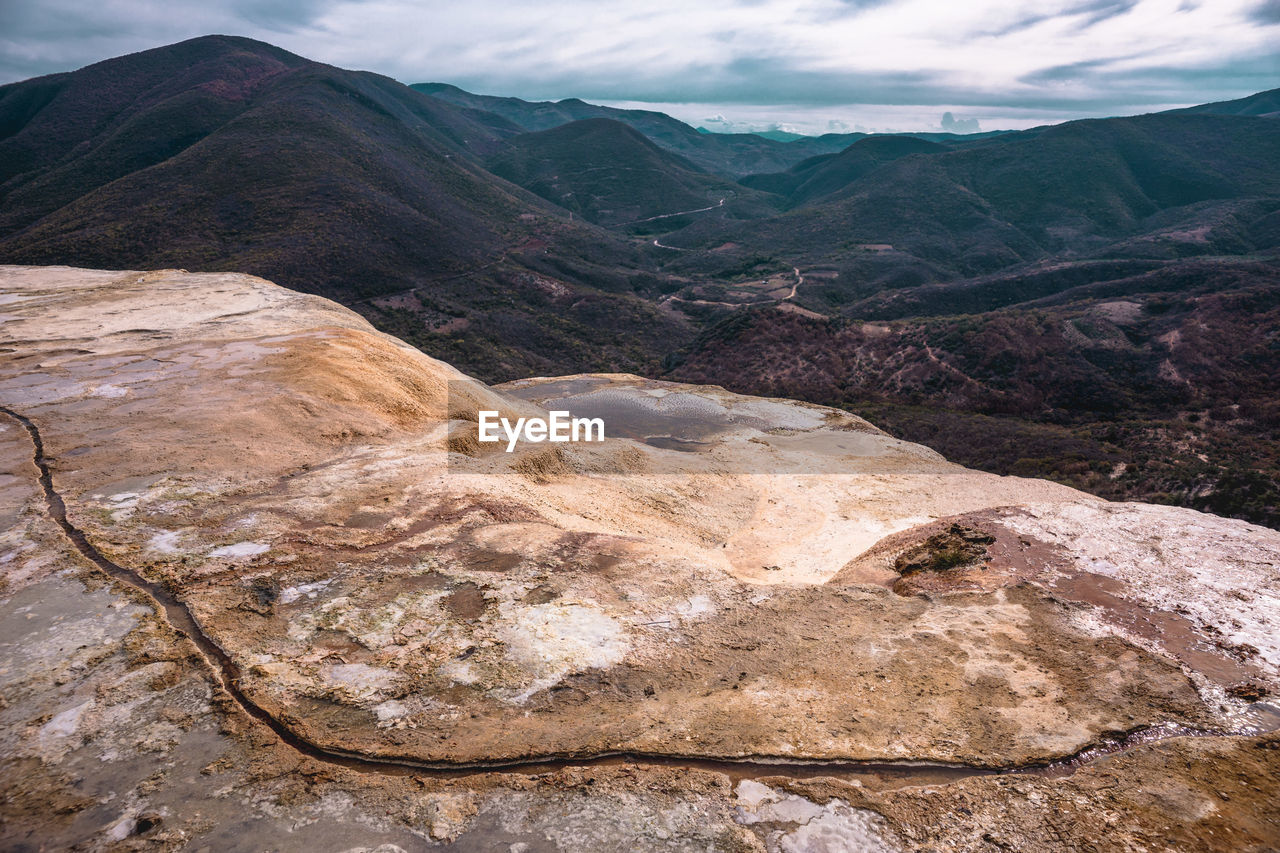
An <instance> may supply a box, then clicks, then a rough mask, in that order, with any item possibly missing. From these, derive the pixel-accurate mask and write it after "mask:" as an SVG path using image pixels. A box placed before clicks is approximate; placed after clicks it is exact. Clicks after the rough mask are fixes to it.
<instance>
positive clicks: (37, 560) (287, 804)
mask: <svg viewBox="0 0 1280 853" xmlns="http://www.w3.org/2000/svg"><path fill="white" fill-rule="evenodd" d="M0 276H2V278H0V295H2V296H3V303H0V304H2V305H3V308H2V310H3V311H4V317H5V323H4V326H3V330H2V331H0V346H3V347H5V348H6V349H8V350H9V357H8V358H7V359H6V360H4V361H3V362H0V401H2V404H3V407H4V413H3V415H0V451H2V452H3V454H4V455H3V457H2V458H3V464H4V466H5V468H4V471H5V477H4V479H3V480H0V485H2V486H3V492H0V494H2V495H3V497H4V500H5V503H4V504H3V514H0V523H2V524H3V528H2V529H0V571H2V572H3V575H2V577H3V584H4V585H3V587H2V588H0V612H2V613H3V616H4V618H3V620H2V621H3V624H4V625H5V626H7V627H6V628H5V631H4V633H3V635H0V644H2V647H3V649H4V650H5V655H6V660H7V661H8V663H7V664H6V666H5V668H4V669H3V671H2V672H0V678H3V679H4V682H3V683H4V684H5V695H6V698H7V700H8V701H7V702H6V704H5V707H4V708H3V709H0V742H3V743H4V745H5V749H4V756H5V757H4V758H3V759H0V761H2V762H3V765H4V767H5V773H4V774H3V776H2V777H0V778H3V779H5V780H6V781H5V782H4V783H3V785H4V796H3V797H2V798H0V813H2V814H3V815H4V818H5V820H4V821H3V824H0V825H2V826H3V829H0V839H3V844H4V845H5V846H6V847H17V848H20V847H22V846H24V845H25V846H32V845H34V844H36V843H37V842H38V843H43V844H46V845H50V846H58V847H69V846H72V845H76V844H80V845H90V846H100V845H105V844H109V843H112V842H113V841H118V842H125V843H129V844H135V843H136V844H143V843H152V842H157V843H164V844H172V845H175V846H181V845H192V844H194V845H205V844H208V845H213V846H216V845H218V844H219V843H220V842H219V840H218V839H220V838H225V837H227V836H228V835H229V834H234V835H235V837H237V838H240V839H253V844H254V846H255V847H263V846H280V845H281V844H283V843H285V842H284V841H281V839H286V840H287V841H288V843H289V844H291V845H296V844H298V843H311V844H316V843H320V842H319V838H321V837H323V838H324V839H325V841H324V843H325V844H328V845H330V846H332V845H334V844H341V845H345V847H351V848H355V847H357V846H360V845H363V846H364V847H365V848H368V847H370V846H373V847H376V846H377V845H379V844H384V845H395V846H397V847H400V848H404V849H410V848H414V847H421V846H422V845H423V843H425V842H426V841H428V840H430V841H439V842H444V841H448V842H452V843H454V844H456V845H457V846H456V847H455V848H454V849H493V848H495V847H496V848H497V849H507V848H510V847H512V846H513V845H515V846H516V849H525V848H522V847H519V845H533V844H537V845H539V846H540V847H542V848H544V849H560V850H573V849H581V848H582V846H583V843H584V840H585V839H590V840H591V843H592V845H593V846H595V847H597V848H600V849H605V850H653V849H672V848H673V847H674V848H677V849H690V850H692V849H699V850H702V849H708V848H710V849H724V850H730V849H736V850H761V849H764V850H770V851H775V850H778V851H781V850H819V849H833V848H834V849H873V850H916V849H961V850H980V849H987V848H989V846H990V844H992V843H994V842H993V841H992V839H997V840H998V841H999V842H1000V843H1001V844H1004V845H1005V846H1009V847H1013V848H1017V849H1035V850H1053V849H1068V848H1069V847H1070V846H1073V845H1074V846H1079V845H1082V844H1087V845H1090V846H1092V847H1094V848H1095V849H1102V850H1120V849H1134V848H1137V847H1141V846H1143V845H1151V844H1154V843H1155V841H1156V839H1159V840H1160V842H1161V843H1166V842H1167V843H1170V844H1173V845H1174V846H1177V847H1182V848H1186V849H1205V850H1223V851H1226V850H1231V851H1237V850H1264V849H1267V848H1268V847H1274V846H1275V844H1276V843H1277V841H1278V840H1280V832H1278V831H1277V828H1278V827H1280V824H1278V823H1277V821H1278V820H1280V814H1277V812H1276V806H1275V804H1276V802H1277V801H1278V799H1277V796H1276V795H1277V794H1278V793H1280V789H1277V779H1278V778H1280V777H1278V776H1277V774H1276V766H1277V765H1276V758H1275V756H1276V755H1277V754H1278V753H1277V751H1276V750H1277V745H1278V744H1280V741H1277V739H1276V736H1275V735H1274V734H1267V733H1266V731H1268V730H1270V729H1272V728H1274V727H1275V722H1276V719H1277V714H1276V711H1275V709H1274V708H1273V707H1272V706H1270V705H1267V704H1265V702H1260V700H1265V699H1266V697H1268V696H1270V695H1272V694H1273V693H1274V692H1275V691H1276V690H1277V689H1280V647H1278V646H1277V644H1276V637H1277V636H1280V624H1277V621H1276V620H1277V613H1280V579H1278V578H1277V577H1276V572H1275V567H1276V565H1278V564H1280V534H1277V533H1276V532H1274V531H1271V530H1267V529H1265V528H1261V527H1256V526H1253V525H1250V524H1247V523H1244V522H1241V521H1232V520H1227V519H1222V518H1219V517H1215V516H1212V515H1205V514H1201V513H1197V512H1194V511H1191V510H1187V509H1175V508H1169V507H1160V506H1152V505H1148V504H1138V503H1123V504H1116V503H1108V502H1105V501H1102V500H1099V499H1097V498H1095V497H1092V496H1089V495H1086V494H1083V493H1081V492H1077V491H1074V490H1072V489H1070V488H1066V487H1064V486H1060V485H1057V484H1053V483H1048V482H1045V481H1041V480H1030V479H1019V478H1013V477H999V476H995V475H992V474H986V473H981V472H976V471H972V470H969V469H965V468H962V467H960V466H958V465H955V464H952V463H949V462H947V461H945V460H944V459H943V458H942V457H940V456H939V455H938V454H936V453H935V452H933V451H931V450H929V449H927V448H925V447H922V446H919V445H914V444H908V443H905V442H902V441H898V440H896V439H893V438H890V437H888V436H887V435H885V434H884V433H882V432H880V431H879V430H878V429H876V428H875V427H874V426H872V425H871V424H869V423H867V422H866V421H863V420H861V419H860V418H857V417H854V416H852V415H849V414H847V413H843V412H840V411H837V410H834V409H828V408H823V407H819V406H814V405H809V404H804V403H797V402H790V401H786V400H779V399H765V398H758V397H745V396H739V395H736V394H731V393H728V392H725V391H723V390H721V389H718V388H711V387H705V386H694V385H680V384H675V383H668V382H657V381H653V380H645V379H640V378H638V377H634V376H627V375H619V374H603V375H602V374H596V375H575V376H568V377H562V378H559V379H540V380H528V381H523V382H518V383H513V384H510V385H506V386H502V387H497V388H493V387H489V386H486V385H484V384H483V383H481V382H478V381H476V380H474V379H471V378H469V377H467V376H465V375H464V374H462V373H460V372H458V371H457V370H455V369H454V368H452V367H450V366H449V365H447V364H445V363H443V362H440V361H438V360H435V359H432V358H430V357H428V356H426V355H423V354H422V353H420V352H418V351H417V350H415V349H413V348H411V347H409V346H407V345H405V344H403V343H401V342H399V341H397V340H395V339H393V338H390V337H388V336H386V335H384V334H381V333H379V332H377V331H375V330H374V329H373V328H372V327H371V326H369V325H368V324H367V323H366V322H365V321H364V320H362V319H361V318H359V317H358V316H357V315H355V314H353V313H351V312H350V311H348V310H346V309H343V308H341V307H339V306H337V305H335V304H334V303H332V302H329V301H327V300H324V299H322V298H319V297H315V296H307V295H302V294H299V293H296V292H293V291H289V290H285V289H283V288H280V287H277V286H275V285H273V284H271V283H269V282H267V281H264V280H262V279H258V278H253V277H250V276H245V275H238V274H229V273H224V274H204V275H197V274H190V273H185V272H181V271H173V270H163V271H156V272H150V273H140V272H102V271H93V270H83V269H71V268H60V267H53V268H37V267H7V268H4V269H3V271H0ZM481 408H484V409H489V408H492V409H497V410H500V411H503V412H504V413H507V414H510V415H513V416H514V415H516V414H526V415H527V414H532V413H537V412H539V411H542V410H543V409H544V408H557V409H566V410H569V411H572V412H575V413H578V414H582V415H584V416H593V417H594V416H599V417H602V418H604V419H605V420H606V422H607V424H608V427H607V434H608V435H609V436H610V437H609V438H608V440H607V441H606V442H604V443H603V444H595V445H590V446H588V445H575V446H571V447H568V448H563V447H558V448H552V447H550V446H548V445H538V446H533V447H531V448H524V449H521V450H520V451H518V452H516V453H512V454H506V453H503V452H501V451H490V450H486V449H484V448H485V447H486V446H484V445H481V444H479V443H478V442H477V441H476V424H475V420H476V417H477V411H478V410H479V409H481ZM41 475H43V477H44V479H43V480H41V479H40V477H41ZM104 581H105V583H104ZM11 697H12V698H11ZM17 697H20V698H21V701H14V698H17ZM140 751H141V752H143V753H145V754H147V755H148V756H149V757H148V759H147V760H146V761H137V760H135V759H134V758H133V756H134V755H135V754H136V753H138V752H140ZM619 754H621V755H622V756H623V757H621V758H608V756H617V755H619ZM1104 755H1111V757H1110V758H1105V759H1104V758H1101V756H1104ZM150 756H162V757H163V761H161V762H157V761H155V760H153V759H152V758H151V757H150ZM729 761H735V762H741V763H726V762H729ZM512 765H519V766H512ZM1045 765H1050V766H1051V767H1052V769H1051V770H1044V769H1037V768H1043V767H1044V766H1045ZM157 768H159V769H157ZM201 768H203V771H201ZM201 772H203V773H204V776H201V775H200V774H201ZM191 779H199V780H200V782H199V787H200V791H201V794H200V796H201V802H202V808H201V809H200V810H199V811H198V812H197V811H195V810H192V809H190V808H189V807H184V806H183V804H184V803H189V802H190V799H189V798H190V797H191V787H190V786H191V784H192V783H191V781H190V780H191ZM209 779H211V780H213V781H212V782H210V781H208V780H209ZM1153 791H1155V792H1159V793H1158V795H1157V794H1153V793H1151V792H1153ZM32 792H37V793H32ZM204 803H207V806H206V805H203V804H204ZM50 804H53V807H50ZM295 832H296V833H300V834H294V833H295ZM309 839H311V840H310V841H309ZM822 844H825V845H828V846H827V847H826V848H824V847H822V846H820V845H822ZM384 849H390V848H389V847H388V848H384ZM528 849H532V847H531V846H530V847H529V848H528Z"/></svg>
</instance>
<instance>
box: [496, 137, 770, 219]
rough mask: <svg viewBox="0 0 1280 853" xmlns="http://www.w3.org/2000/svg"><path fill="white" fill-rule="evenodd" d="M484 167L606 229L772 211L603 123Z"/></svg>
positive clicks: (511, 152) (520, 141) (514, 141)
mask: <svg viewBox="0 0 1280 853" xmlns="http://www.w3.org/2000/svg"><path fill="white" fill-rule="evenodd" d="M485 165H486V166H487V167H488V168H489V170H490V171H492V172H493V173H494V174H495V175H498V176H500V177H502V178H506V179H507V180H509V181H511V182H512V183H514V184H518V185H520V186H522V187H524V188H525V189H528V190H530V191H531V192H534V193H536V194H538V195H539V196H542V197H543V198H545V199H547V200H548V201H552V202H554V203H555V204H557V205H559V206H560V207H562V208H564V209H565V210H571V211H573V212H574V213H576V214H578V215H579V216H582V217H583V218H584V219H587V220H588V221H590V222H595V223H597V224H600V225H606V226H615V227H616V226H628V225H630V226H644V225H646V224H650V223H651V222H652V223H653V224H654V227H659V228H660V229H661V230H662V231H669V230H671V228H672V227H673V226H674V224H675V221H676V217H673V216H671V214H673V213H677V212H680V211H695V210H703V209H706V208H713V209H714V211H715V212H716V213H719V214H742V215H743V216H746V217H749V218H750V217H754V218H758V217H760V216H764V215H768V214H769V213H772V212H773V211H772V208H771V206H770V205H768V204H767V203H766V202H765V201H763V200H762V197H761V196H760V194H758V193H753V192H752V191H750V190H748V189H746V188H744V187H742V186H740V185H738V184H736V183H734V182H732V181H728V180H726V179H724V178H718V177H714V176H712V175H709V174H707V173H706V172H704V171H702V170H701V169H699V168H698V167H696V166H694V165H693V164H692V163H690V162H689V161H688V160H685V159H684V158H683V157H680V156H679V155H676V154H673V153H671V152H670V151H666V150H664V149H662V148H659V147H658V146H657V145H655V144H654V143H653V142H651V141H650V140H648V139H647V138H646V137H645V136H643V135H642V134H641V133H640V132H639V131H637V130H635V129H633V128H632V127H630V126H629V125H626V124H623V123H622V122H619V121H614V120H612V119H605V118H595V119H583V120H581V121H574V122H570V123H569V124H564V125H560V126H558V127H556V128H554V129H551V130H544V131H540V132H537V133H526V134H521V135H519V136H515V137H512V138H511V139H509V140H507V141H506V142H505V143H504V144H503V146H502V147H501V148H500V149H499V150H498V151H497V153H495V154H493V155H491V156H490V157H488V158H487V159H486V161H485Z"/></svg>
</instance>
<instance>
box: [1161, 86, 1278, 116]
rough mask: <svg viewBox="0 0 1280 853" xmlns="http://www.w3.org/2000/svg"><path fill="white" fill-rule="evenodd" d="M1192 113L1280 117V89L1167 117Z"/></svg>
mask: <svg viewBox="0 0 1280 853" xmlns="http://www.w3.org/2000/svg"><path fill="white" fill-rule="evenodd" d="M1191 113H1208V114H1211V115H1222V116H1261V117H1266V118H1276V117H1280V89H1269V90H1267V91H1265V92H1258V93H1256V94H1253V95H1249V96H1248V97H1247V98H1237V99H1236V100H1234V101H1218V102H1216V103H1212V104H1199V105H1198V106H1194V107H1184V108H1183V109H1180V110H1169V111H1167V112H1166V113H1165V115H1178V114H1183V115H1186V114H1191Z"/></svg>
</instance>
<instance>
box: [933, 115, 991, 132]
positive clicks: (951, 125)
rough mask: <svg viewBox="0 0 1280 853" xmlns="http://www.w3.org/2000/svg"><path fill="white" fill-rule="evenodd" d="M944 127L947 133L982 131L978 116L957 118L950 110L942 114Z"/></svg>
mask: <svg viewBox="0 0 1280 853" xmlns="http://www.w3.org/2000/svg"><path fill="white" fill-rule="evenodd" d="M942 129H943V130H944V131H945V132H947V133H980V132H981V131H982V127H981V126H979V124H978V120H977V119H976V118H956V117H955V116H954V115H952V114H951V113H949V112H948V113H943V114H942Z"/></svg>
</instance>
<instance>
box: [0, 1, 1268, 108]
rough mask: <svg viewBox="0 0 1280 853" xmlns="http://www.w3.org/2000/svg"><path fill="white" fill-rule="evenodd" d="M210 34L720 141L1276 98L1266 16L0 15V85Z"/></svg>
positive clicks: (339, 11)
mask: <svg viewBox="0 0 1280 853" xmlns="http://www.w3.org/2000/svg"><path fill="white" fill-rule="evenodd" d="M208 33H228V34H235V35H244V36H251V37H254V38H258V39H262V40H263V41H268V42H271V43H273V44H276V45H279V46H281V47H284V48H287V49H289V50H292V51H294V52H296V53H300V54H302V55H304V56H307V57H310V58H312V59H318V60H322V61H325V62H330V63H333V64H335V65H340V66H343V67H347V68H360V69H368V70H372V71H378V72H381V73H383V74H387V75H389V76H392V77H395V78H397V79H399V80H402V81H404V82H408V83H415V82H424V81H444V82H450V83H454V84H456V85H459V86H462V87H463V88H466V89H470V90H472V91H479V92H483V93H486V94H509V95H516V96H520V97H525V98H537V99H548V98H549V99H556V98H563V97H570V96H576V97H581V98H584V99H586V100H592V101H597V102H620V101H630V102H635V101H640V102H651V103H660V104H665V105H672V104H677V105H679V104H684V105H686V106H685V107H683V108H681V107H676V108H674V109H673V110H672V111H673V112H679V111H681V110H683V111H684V112H685V115H681V116H680V117H681V118H684V119H686V120H690V121H692V122H693V123H700V122H702V121H704V120H705V121H711V120H714V119H716V118H717V117H719V118H723V119H724V121H725V126H726V127H728V126H732V125H734V124H735V123H744V124H750V123H756V124H759V123H760V122H761V121H764V122H767V120H768V117H769V116H777V118H778V119H786V120H791V121H792V122H793V123H795V124H796V125H797V126H801V125H803V127H802V129H809V130H812V129H814V128H818V129H822V128H821V127H819V126H820V125H822V124H823V123H824V122H825V123H826V124H829V125H830V126H831V127H832V128H833V129H834V128H836V125H837V124H846V125H849V126H852V124H853V123H858V122H860V123H861V124H863V125H869V126H870V125H875V124H877V123H880V124H884V123H886V122H887V123H889V124H894V123H896V124H898V125H906V124H911V123H913V122H915V123H917V124H918V123H919V122H920V121H924V120H925V119H924V118H922V117H924V116H928V117H930V118H929V121H931V122H932V123H933V124H938V123H939V122H940V120H941V116H942V113H943V111H944V110H946V111H951V112H953V113H954V116H955V119H956V120H957V121H964V120H971V119H979V120H981V121H982V126H983V128H984V129H991V128H994V127H1000V126H1013V125H1021V126H1025V125H1026V124H1030V123H1038V122H1043V121H1052V120H1055V119H1062V118H1075V117H1078V116H1084V115H1113V114H1122V113H1131V112H1135V111H1146V110H1150V109H1162V108H1165V107H1167V106H1171V105H1184V104H1192V103H1202V102H1205V101H1212V100H1223V99H1229V98H1234V97H1240V96H1242V95H1246V94H1249V93H1252V92H1255V91H1259V90H1263V89H1270V88H1275V87H1277V86H1280V0H1199V1H1198V0H1037V2H1025V3H1009V2H994V0H642V2H611V0H544V2H512V0H448V2H436V0H266V2H250V0H231V2H219V0H0V82H9V81H13V80H20V79H24V78H26V77H31V76H35V75H38V74H46V73H49V72H53V71H65V70H70V69H74V68H77V67H80V66H83V65H86V64H88V63H91V62H95V61H97V60H100V59H105V58H108V57H111V56H116V55H119V54H122V53H130V52H133V51H137V50H144V49H146V48H149V47H155V46H158V45H162V44H167V43H169V42H174V41H180V40H182V39H185V38H190V37H192V36H197V35H204V34H208ZM762 107H763V108H764V109H763V110H762V109H761V108H762ZM858 109H861V110H862V111H861V112H859V111H858ZM713 110H714V112H712V111H713ZM703 113H706V115H703ZM748 117H750V118H748ZM760 117H763V118H760ZM898 129H918V128H914V127H907V126H901V127H899V128H898Z"/></svg>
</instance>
